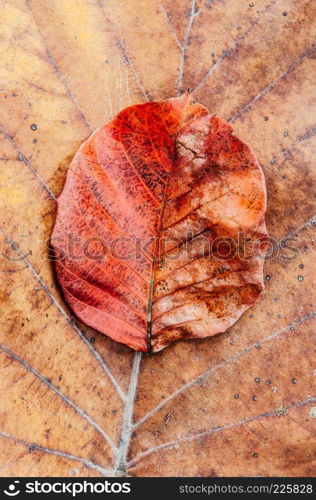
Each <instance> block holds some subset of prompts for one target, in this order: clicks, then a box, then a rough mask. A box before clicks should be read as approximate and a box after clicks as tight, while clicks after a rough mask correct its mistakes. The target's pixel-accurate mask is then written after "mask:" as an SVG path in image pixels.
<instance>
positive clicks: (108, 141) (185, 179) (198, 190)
mask: <svg viewBox="0 0 316 500" xmlns="http://www.w3.org/2000/svg"><path fill="white" fill-rule="evenodd" d="M265 210H266V190H265V182H264V177H263V173H262V170H261V168H260V165H259V164H258V162H257V160H256V158H255V157H254V156H253V154H252V153H251V151H250V149H249V148H248V147H247V146H246V145H245V144H243V143H242V142H241V141H240V140H239V139H238V138H237V137H235V136H234V135H233V134H232V128H231V126H230V125H228V123H226V122H225V121H224V120H221V119H219V118H217V117H216V116H211V115H210V114H209V112H208V110H207V109H206V108H204V107H203V106H201V105H200V104H198V103H196V102H194V100H193V99H192V98H191V96H189V95H187V94H183V95H182V96H181V97H178V98H175V99H168V100H166V101H162V102H154V103H151V102H149V103H145V104H139V105H135V106H130V107H128V108H127V109H125V110H123V111H121V112H120V113H119V114H118V115H117V117H115V118H114V119H113V120H111V121H110V122H109V123H108V124H106V125H104V126H103V127H100V129H98V130H97V131H96V132H95V133H94V134H92V136H91V137H90V138H89V139H88V140H87V141H85V142H84V144H83V145H82V146H81V147H80V149H79V151H78V152H77V153H76V155H75V157H74V159H73V161H72V163H71V165H70V167H69V170H68V173H67V180H66V183H65V187H64V189H63V192H62V194H61V195H60V197H59V199H58V211H57V219H56V224H55V227H54V231H53V236H52V245H53V247H54V250H55V259H56V269H57V274H58V278H59V281H60V284H61V286H62V289H63V292H64V295H65V298H66V299H67V302H68V304H69V305H70V307H71V308H72V309H73V311H74V312H75V313H76V314H77V316H78V317H79V318H80V319H81V320H82V321H84V322H85V323H86V324H87V325H89V326H92V327H94V328H96V329H97V330H98V331H100V332H101V333H105V334H106V335H109V337H111V338H113V339H114V340H117V341H119V342H122V343H123V344H126V345H127V346H129V347H132V348H133V349H135V350H139V351H144V352H149V353H151V352H158V351H160V350H161V349H163V348H164V347H166V346H167V345H169V344H170V343H171V342H174V341H175V340H179V339H182V338H185V339H188V338H204V337H208V336H211V335H215V334H217V333H221V332H223V331H225V330H227V328H229V327H230V326H231V325H232V324H233V323H235V321H236V320H237V319H238V318H239V317H240V315H241V314H242V313H243V312H244V311H245V310H246V309H248V308H249V307H250V306H251V305H252V304H253V303H254V302H255V300H256V299H257V297H258V295H259V293H260V292H261V290H262V289H263V261H264V256H265V250H266V247H267V233H266V227H265V220H264V214H265Z"/></svg>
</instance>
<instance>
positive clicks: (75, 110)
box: [0, 0, 316, 477]
mask: <svg viewBox="0 0 316 500" xmlns="http://www.w3.org/2000/svg"><path fill="white" fill-rule="evenodd" d="M315 19H316V4H315V1H314V0H254V1H253V2H252V3H250V2H248V1H244V0H209V1H205V0H190V1H187V0H161V1H158V0H146V1H145V0H144V1H140V0H129V1H128V2H126V1H123V0H67V1H64V0H50V1H49V2H48V1H44V0H9V1H5V0H1V2H0V20H1V21H0V23H1V27H0V58H1V64H0V99H1V105H0V122H1V126H0V141H1V142H0V144H1V153H0V168H1V170H0V190H1V240H2V241H1V252H2V255H1V261H0V262H1V273H0V276H1V399H0V400H1V419H0V420H1V426H0V427H1V434H0V436H1V445H0V447H1V464H0V467H1V475H2V476H19V475H21V476H27V475H32V476H36V475H38V476H95V477H98V476H102V475H114V474H116V475H120V474H129V475H136V476H162V475H166V476H183V475H187V476H225V475H231V476H244V475H247V476H249V475H250V476H252V475H262V476H277V475H285V476H290V475H292V476H302V475H303V476H312V475H313V474H315V452H316V441H315V437H314V436H315V434H314V435H313V432H315V422H316V420H315V417H316V400H315V381H316V378H315V375H316V371H315V368H316V367H315V365H314V364H313V362H315V350H314V348H315V344H314V342H315V316H316V313H315V311H314V310H313V301H314V298H315V295H313V292H312V290H313V287H312V284H313V283H312V276H313V269H312V258H313V243H314V241H315V240H314V238H315V222H316V220H315V218H313V216H314V213H315V203H314V200H313V192H314V191H313V180H314V177H315V174H314V173H313V171H312V167H313V161H315V141H316V123H315V116H316V98H315V77H316V71H315V70H316V61H315V56H316V46H315V44H314V42H315V34H316V33H315V32H316V28H315ZM187 88H189V89H190V90H191V92H193V94H194V96H195V97H196V98H197V100H198V101H199V102H201V103H202V104H204V105H205V106H207V107H208V108H209V109H210V111H211V112H212V113H214V114H217V115H218V116H220V117H222V118H225V119H226V120H229V121H230V122H231V123H232V125H233V127H234V131H235V133H236V134H237V135H238V136H239V137H240V138H241V139H242V140H243V141H245V142H246V143H247V144H249V145H251V146H252V147H253V148H254V149H255V151H256V154H257V157H258V159H259V161H260V163H261V165H262V166H263V168H264V172H265V176H266V181H267V189H268V211H267V225H268V230H269V233H270V236H271V237H272V238H275V239H276V240H277V241H278V242H279V246H278V253H277V255H273V256H271V257H270V258H268V260H267V262H266V265H265V276H266V289H265V291H264V292H263V294H262V295H261V297H260V298H259V300H258V301H257V303H256V305H255V306H254V307H253V308H251V309H250V310H249V311H247V313H246V314H245V315H244V316H243V317H242V318H241V319H240V320H239V321H238V322H237V323H236V324H235V325H234V326H233V327H232V328H231V329H230V330H229V331H227V332H226V333H225V334H222V335H218V336H216V337H213V338H211V339H206V340H201V341H194V342H179V343H176V344H173V345H171V346H170V347H168V348H167V349H166V350H165V351H163V352H161V353H159V354H157V355H155V356H152V357H148V356H141V354H140V353H136V354H135V353H134V352H132V351H131V350H129V349H128V348H125V347H123V346H121V345H119V344H117V343H115V342H112V341H111V340H109V339H108V338H106V337H105V336H103V335H101V334H98V333H97V332H95V331H94V330H92V329H89V328H88V327H86V326H84V325H83V324H81V323H80V322H79V321H78V320H76V319H75V318H74V317H73V316H72V314H71V312H70V311H69V310H68V308H67V306H66V305H65V303H64V301H63V299H62V297H61V295H60V290H59V288H58V287H57V286H56V281H55V278H54V275H53V268H52V263H51V262H50V260H49V258H48V241H49V238H50V235H51V232H52V227H53V224H54V220H55V216H56V198H57V197H58V196H59V194H60V192H61V190H62V187H63V184H64V181H65V177H66V172H67V166H68V165H69V163H70V161H71V158H72V156H73V155H74V153H75V152H76V150H77V148H78V147H79V145H80V144H81V143H82V141H83V140H84V139H86V138H87V137H88V136H89V135H90V134H91V132H92V131H93V130H94V129H96V128H97V127H99V126H100V125H102V124H103V123H105V122H107V121H108V120H109V119H110V118H112V117H113V116H115V114H116V113H117V112H118V111H119V110H120V109H122V108H124V107H126V106H128V105H131V104H134V103H140V102H145V101H146V100H149V99H156V100H161V99H165V98H168V97H172V96H175V95H177V94H179V93H181V92H182V91H185V90H186V89H187Z"/></svg>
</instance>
